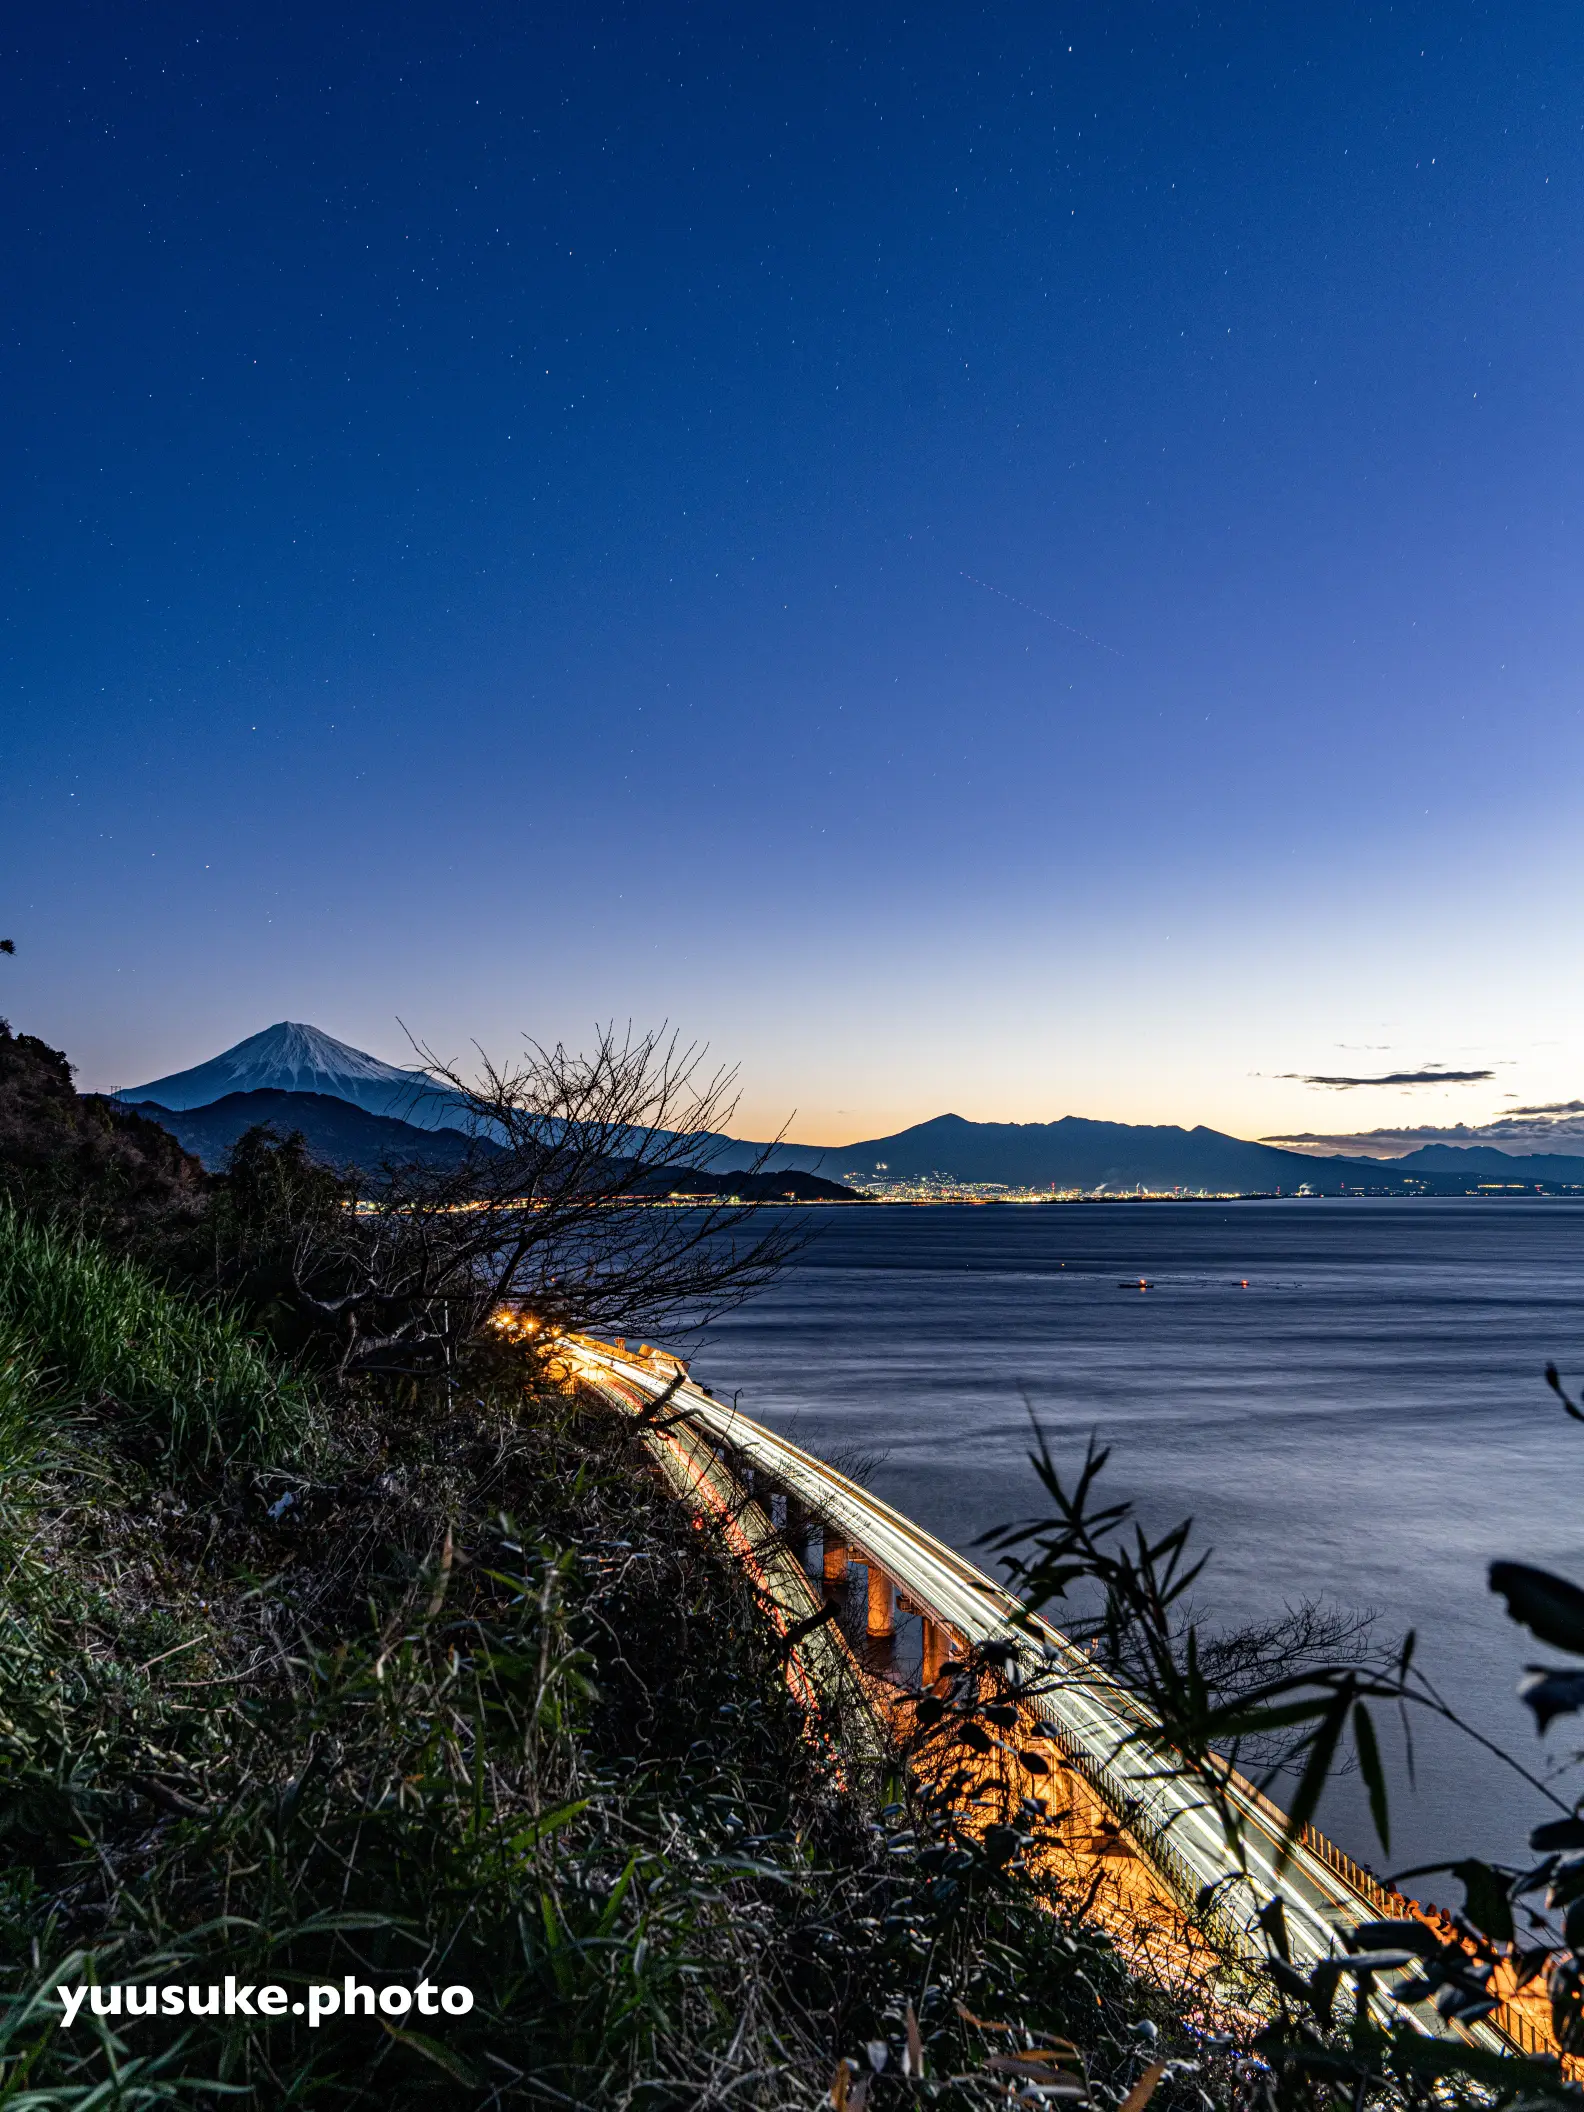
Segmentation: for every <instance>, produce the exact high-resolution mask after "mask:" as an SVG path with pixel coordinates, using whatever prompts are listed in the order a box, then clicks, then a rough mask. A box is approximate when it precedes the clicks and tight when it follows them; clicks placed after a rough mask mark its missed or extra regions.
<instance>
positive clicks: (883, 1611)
mask: <svg viewBox="0 0 1584 2112" xmlns="http://www.w3.org/2000/svg"><path fill="white" fill-rule="evenodd" d="M896 1613H897V1608H896V1586H895V1585H894V1584H893V1583H892V1581H891V1579H890V1578H889V1577H888V1576H887V1575H886V1573H885V1571H884V1570H883V1569H882V1568H881V1567H880V1565H879V1563H878V1562H875V1561H871V1562H870V1564H869V1633H870V1634H871V1635H872V1636H877V1637H878V1636H892V1635H895V1634H896Z"/></svg>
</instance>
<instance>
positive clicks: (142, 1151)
mask: <svg viewBox="0 0 1584 2112" xmlns="http://www.w3.org/2000/svg"><path fill="white" fill-rule="evenodd" d="M208 1189H209V1182H208V1179H207V1177H206V1174H205V1171H204V1168H203V1166H202V1164H201V1163H200V1161H199V1160H198V1159H197V1158H195V1157H194V1156H192V1155H191V1154H190V1153H189V1152H187V1151H185V1150H184V1149H183V1148H182V1145H181V1143H180V1142H179V1141H178V1140H177V1139H176V1138H175V1137H173V1136H172V1135H171V1134H170V1133H169V1131H168V1130H167V1129H165V1128H164V1127H163V1126H162V1125H160V1124H157V1123H154V1122H150V1121H146V1120H145V1119H144V1118H143V1117H142V1116H141V1115H138V1114H134V1113H131V1112H129V1111H127V1110H125V1109H122V1108H118V1107H116V1106H114V1105H113V1104H112V1103H110V1102H108V1101H104V1100H100V1099H97V1098H94V1097H92V1096H84V1095H81V1094H79V1093H78V1092H77V1091H76V1090H75V1088H74V1087H73V1085H72V1067H71V1065H70V1064H69V1063H68V1062H67V1060H66V1057H65V1055H64V1054H63V1053H62V1051H61V1050H59V1049H52V1048H51V1047H50V1046H49V1044H48V1043H47V1042H44V1041H40V1040H39V1039H38V1037H37V1036H36V1035H33V1034H13V1033H12V1031H11V1028H10V1026H9V1024H8V1023H7V1022H6V1021H4V1020H0V1194H3V1195H7V1196H9V1197H11V1199H12V1200H13V1201H15V1202H17V1203H19V1204H21V1205H23V1206H24V1207H27V1208H29V1209H32V1210H36V1211H50V1210H56V1209H62V1210H67V1211H69V1212H71V1213H72V1214H73V1215H75V1216H78V1217H81V1218H83V1219H85V1220H87V1221H88V1222H90V1223H92V1224H94V1225H95V1226H97V1227H99V1228H100V1229H103V1230H105V1231H107V1232H109V1233H110V1234H112V1235H113V1236H115V1237H118V1238H120V1239H122V1240H129V1239H134V1237H135V1238H136V1239H138V1240H156V1241H158V1240H160V1239H165V1238H170V1237H176V1236H179V1235H180V1234H181V1232H182V1231H183V1230H184V1229H185V1228H188V1227H190V1226H192V1225H193V1224H195V1223H196V1222H197V1220H198V1218H199V1217H200V1216H201V1215H202V1213H203V1210H204V1207H205V1203H206V1200H207V1196H208Z"/></svg>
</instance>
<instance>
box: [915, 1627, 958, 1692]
mask: <svg viewBox="0 0 1584 2112" xmlns="http://www.w3.org/2000/svg"><path fill="white" fill-rule="evenodd" d="M951 1640H952V1639H951V1635H950V1633H949V1631H948V1630H947V1629H945V1628H942V1627H941V1625H940V1623H939V1622H938V1621H932V1620H929V1619H927V1618H926V1620H925V1622H924V1662H923V1663H922V1665H921V1666H920V1667H919V1684H920V1685H921V1686H924V1687H932V1686H934V1684H935V1682H936V1680H938V1679H939V1678H940V1676H941V1669H942V1667H943V1666H944V1665H945V1663H946V1660H947V1658H948V1657H949V1656H950V1655H951Z"/></svg>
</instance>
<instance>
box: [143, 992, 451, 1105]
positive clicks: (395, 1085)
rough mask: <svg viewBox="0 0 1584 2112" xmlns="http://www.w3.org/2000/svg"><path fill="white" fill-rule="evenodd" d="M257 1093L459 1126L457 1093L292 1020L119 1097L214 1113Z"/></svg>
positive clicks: (418, 1072) (320, 1030)
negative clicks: (232, 1099)
mask: <svg viewBox="0 0 1584 2112" xmlns="http://www.w3.org/2000/svg"><path fill="white" fill-rule="evenodd" d="M257 1092H283V1093H322V1094H325V1095H328V1096H329V1097H330V1098H332V1099H336V1100H348V1101H350V1102H351V1104H352V1105H353V1106H354V1107H361V1108H362V1109H363V1110H364V1112H365V1113H367V1114H370V1115H388V1116H392V1117H394V1118H395V1119H396V1120H397V1121H399V1122H410V1123H413V1124H415V1125H416V1126H417V1127H418V1128H420V1129H450V1128H460V1127H462V1117H461V1113H460V1110H459V1109H458V1106H457V1102H456V1096H455V1094H453V1093H452V1092H450V1091H449V1090H448V1089H447V1088H446V1087H445V1086H439V1085H436V1084H435V1082H434V1081H433V1079H432V1078H429V1077H426V1076H425V1074H424V1073H423V1072H422V1071H404V1070H398V1069H397V1067H396V1066H395V1064H392V1063H381V1062H380V1060H379V1058H378V1057H377V1056H366V1055H365V1054H364V1053H363V1051H362V1050H361V1049H353V1048H349V1047H348V1046H347V1044H346V1043H345V1042H344V1041H337V1040H336V1038H335V1036H334V1035H333V1034H326V1033H325V1032H323V1030H322V1029H321V1028H319V1027H310V1026H305V1025H304V1024H302V1023H301V1022H300V1021H298V1020H292V1019H283V1020H281V1021H280V1022H279V1023H278V1024H277V1025H275V1026H273V1027H266V1028H265V1029H264V1031H263V1033H262V1034H250V1035H249V1036H248V1038H247V1040H246V1041H239V1042H238V1043H237V1044H236V1046H235V1047H234V1048H230V1049H225V1050H222V1052H221V1053H220V1054H219V1055H218V1056H212V1057H211V1058H210V1059H209V1061H208V1062H207V1063H200V1064H195V1065H194V1067H193V1068H192V1069H191V1070H190V1071H173V1072H172V1073H171V1075H170V1076H169V1077H168V1078H156V1079H154V1080H153V1081H152V1083H151V1084H148V1085H135V1086H128V1087H126V1088H125V1089H124V1090H123V1091H122V1092H120V1093H119V1094H117V1096H116V1097H117V1098H118V1099H119V1100H122V1101H146V1100H152V1101H154V1102H155V1103H156V1104H157V1105H158V1106H160V1107H168V1108H170V1109H171V1110H172V1112H174V1113H178V1114H179V1113H183V1112H185V1111H186V1110H187V1109H189V1108H194V1107H209V1106H212V1105H213V1103H214V1102H215V1101H216V1100H224V1099H225V1098H227V1097H228V1095H230V1094H232V1093H257Z"/></svg>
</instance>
